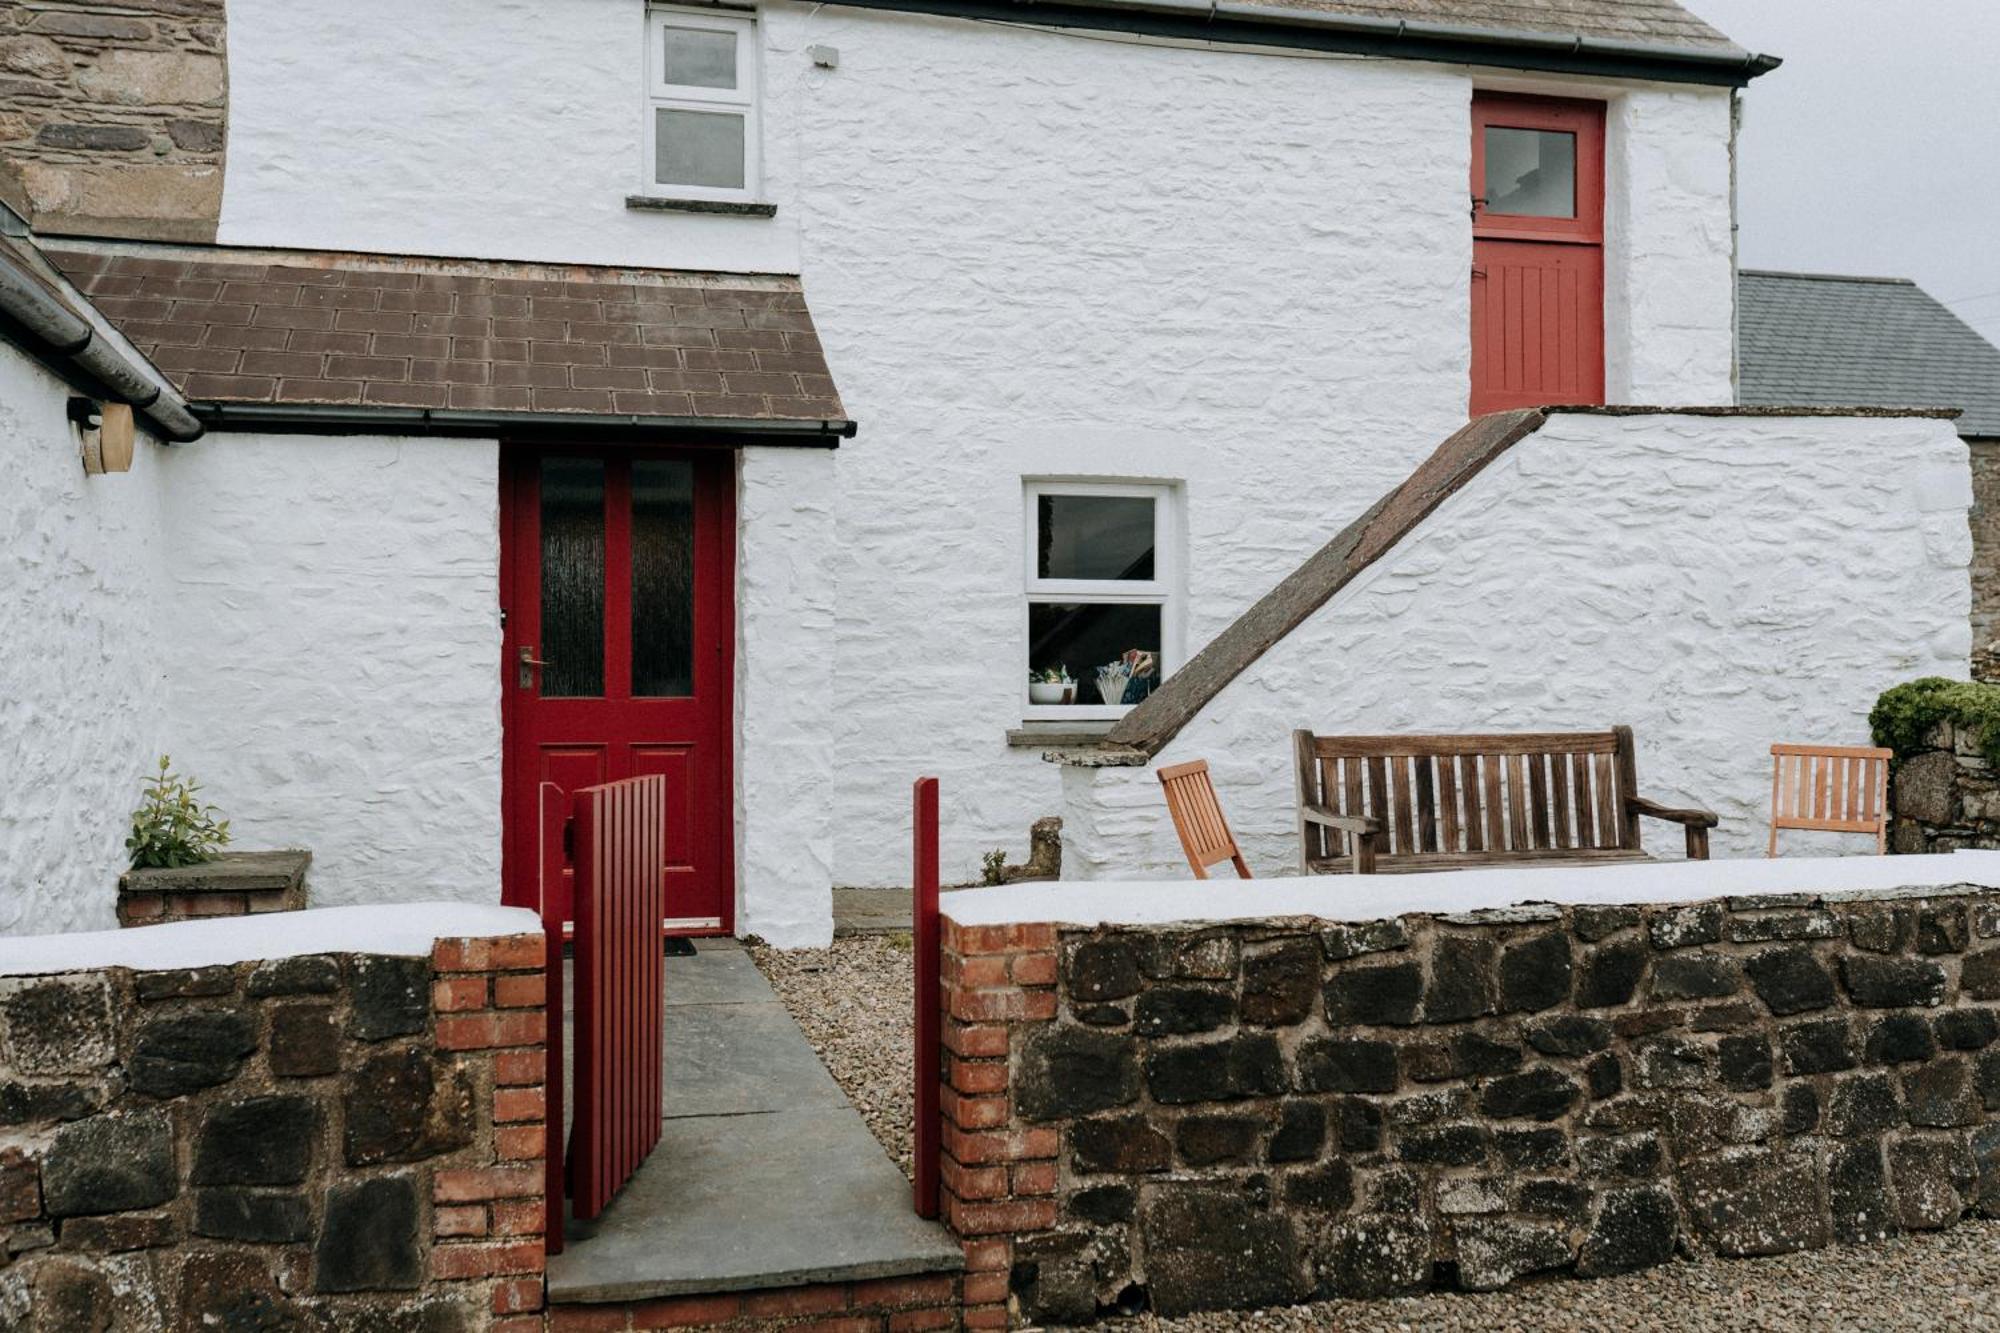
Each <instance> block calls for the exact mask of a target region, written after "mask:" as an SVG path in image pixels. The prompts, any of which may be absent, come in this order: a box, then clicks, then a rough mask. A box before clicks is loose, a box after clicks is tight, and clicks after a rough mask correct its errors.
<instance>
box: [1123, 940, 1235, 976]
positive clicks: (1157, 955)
mask: <svg viewBox="0 0 2000 1333" xmlns="http://www.w3.org/2000/svg"><path fill="white" fill-rule="evenodd" d="M1134 947H1135V950H1136V954H1137V957H1138V959H1139V970H1140V971H1141V972H1144V973H1145V974H1146V975H1147V976H1149V977H1152V978H1154V979H1155V980H1171V979H1176V978H1178V979H1179V980H1182V981H1230V980H1233V979H1234V978H1235V976H1236V971H1237V966H1238V962H1239V959H1240V954H1241V949H1240V946H1239V945H1238V944H1237V941H1236V935H1235V933H1234V932H1232V931H1229V930H1226V929H1221V930H1190V931H1179V932H1174V933H1169V934H1160V933H1150V934H1146V935H1141V936H1139V937H1137V943H1136V944H1135V946H1134Z"/></svg>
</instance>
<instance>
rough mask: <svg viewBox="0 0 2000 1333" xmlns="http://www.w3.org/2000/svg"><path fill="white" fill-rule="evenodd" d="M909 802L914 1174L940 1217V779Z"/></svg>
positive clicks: (920, 1196)
mask: <svg viewBox="0 0 2000 1333" xmlns="http://www.w3.org/2000/svg"><path fill="white" fill-rule="evenodd" d="M912 798H913V799H912V801H911V805H912V808H913V811H914V813H915V816H916V820H915V823H916V827H915V831H914V835H913V837H912V844H913V845H912V863H913V864H912V876H911V881H910V882H911V885H912V888H911V896H912V898H913V899H914V901H913V902H912V904H911V910H910V921H911V926H912V928H913V933H914V934H915V937H916V938H915V940H914V942H913V944H914V947H913V948H912V952H913V953H914V954H915V955H916V974H917V995H916V1003H917V1042H916V1062H915V1063H916V1080H917V1086H916V1127H915V1128H916V1136H915V1138H916V1141H915V1144H914V1145H913V1149H912V1150H913V1152H914V1154H915V1162H914V1165H915V1167H916V1170H915V1171H914V1172H913V1175H914V1178H915V1192H916V1206H917V1216H919V1217H936V1216H937V1215H938V1150H939V1145H938V1130H939V1124H940V1121H939V1117H940V1115H941V1114H942V1112H941V1111H940V1109H939V1106H938V1080H939V1078H940V1070H939V1064H938V1053H939V1044H940V1041H941V1035H942V1034H941V1033H940V1030H939V1029H940V1014H939V1012H938V1006H939V1005H940V1004H941V1003H942V1002H943V997H944V991H943V987H942V986H941V984H940V982H939V978H938V963H939V959H940V956H941V946H942V942H941V941H940V940H939V938H938V780H937V779H936V778H918V779H917V782H916V788H915V790H914V791H913V792H912Z"/></svg>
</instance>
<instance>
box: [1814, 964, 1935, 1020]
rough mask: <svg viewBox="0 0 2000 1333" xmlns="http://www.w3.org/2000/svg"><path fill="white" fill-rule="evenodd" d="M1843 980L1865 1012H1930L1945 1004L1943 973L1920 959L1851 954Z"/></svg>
mask: <svg viewBox="0 0 2000 1333" xmlns="http://www.w3.org/2000/svg"><path fill="white" fill-rule="evenodd" d="M1840 979H1841V982H1842V983H1843V984H1844V985H1845V986H1846V987H1847V993H1848V994H1849V995H1850V996H1852V997H1853V999H1854V1002H1855V1003H1856V1004H1858V1005H1860V1006H1861V1007H1862V1008H1864V1009H1909V1008H1916V1007H1923V1008H1929V1007H1932V1006H1935V1005H1939V1004H1942V1003H1943V1002H1944V969H1943V968H1942V967H1939V966H1938V965H1937V964H1936V963H1933V962H1929V961H1928V960H1925V959H1920V958H1876V957H1873V956H1871V955H1868V954H1848V955H1846V956H1844V957H1843V958H1842V959H1841V960H1840Z"/></svg>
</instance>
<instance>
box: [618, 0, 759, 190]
mask: <svg viewBox="0 0 2000 1333" xmlns="http://www.w3.org/2000/svg"><path fill="white" fill-rule="evenodd" d="M668 28H697V29H704V30H707V31H710V32H730V33H734V34H735V35H736V87H734V88H701V87H696V86H693V85H691V84H683V83H668V82H667V81H666V67H667V49H666V39H665V31H666V29H668ZM761 55H762V47H761V45H760V44H759V42H758V40H757V16H756V15H755V14H754V13H745V12H742V11H732V10H717V9H702V10H695V9H681V8H677V7H675V6H672V5H648V6H647V7H646V59H645V96H644V98H643V104H644V105H643V111H642V114H643V116H644V122H643V125H642V129H641V134H640V139H641V148H640V151H641V158H640V172H639V179H640V182H641V188H640V191H639V193H640V195H641V197H643V198H648V199H696V200H707V201H712V202H717V203H756V202H758V201H759V199H760V197H761V192H762V189H763V151H762V142H761V138H762V135H761V130H760V124H761V116H760V111H761V107H760V105H759V104H760V102H761V101H762V100H763V99H762V93H763V77H762V68H761V64H760V61H761ZM660 111H697V112H708V113H711V114H713V113H716V112H726V113H736V114H740V115H741V116H742V117H743V186H742V188H741V189H735V188H729V187H724V186H717V185H675V184H671V183H668V182H665V181H661V180H658V179H656V178H655V173H656V171H657V169H658V162H659V158H658V154H657V152H656V151H655V150H656V148H657V146H658V141H659V116H658V115H657V113H658V112H660Z"/></svg>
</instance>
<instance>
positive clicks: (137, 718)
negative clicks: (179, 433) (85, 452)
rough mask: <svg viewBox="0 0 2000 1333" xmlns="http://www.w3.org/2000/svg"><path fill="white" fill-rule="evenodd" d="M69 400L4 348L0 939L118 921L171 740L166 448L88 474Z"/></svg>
mask: <svg viewBox="0 0 2000 1333" xmlns="http://www.w3.org/2000/svg"><path fill="white" fill-rule="evenodd" d="M69 396H70V390H69V388H68V386H66V385H64V384H63V383H62V382H61V381H60V380H58V379H56V378H55V377H54V376H52V375H50V374H49V373H48V372H47V371H45V370H44V369H42V367H41V366H40V365H38V364H36V363H35V362H33V361H31V360H29V359H28V358H27V357H25V356H23V355H22V354H21V353H19V352H18V351H16V350H15V349H14V348H13V347H11V346H9V345H7V344H5V343H0V477H4V478H5V480H4V482H0V614H4V617H5V620H4V628H0V933H15V932H20V931H23V930H35V931H54V930H91V929H97V928H101V927H109V926H114V925H116V924H117V919H116V917H115V915H114V913H113V910H112V906H113V903H114V901H115V898H116V894H115V885H116V883H117V880H118V875H119V873H120V872H122V871H123V870H124V869H125V866H126V864H127V857H126V853H125V835H126V833H127V832H128V831H129V824H128V823H127V816H128V815H129V813H130V812H131V810H132V807H133V806H135V805H137V804H138V798H139V783H140V780H141V779H142V778H144V777H145V776H146V775H147V773H148V771H149V770H150V769H151V768H152V765H153V761H154V760H155V759H156V758H157V757H158V755H159V753H160V751H161V749H162V748H163V747H164V745H165V743H166V731H165V713H166V707H165V701H164V698H163V693H164V687H165V684H166V672H165V670H164V669H163V666H162V664H161V662H160V660H159V657H158V654H157V651H156V648H157V645H156V641H155V636H154V625H155V616H156V614H157V612H158V603H159V580H158V577H157V569H158V565H159V562H160V559H161V556H162V552H163V548H164V545H165V543H164V541H163V538H162V534H161V520H160V512H159V503H158V500H159V492H158V486H157V483H158V480H159V471H160V464H161V459H162V458H163V457H164V456H165V454H166V451H165V450H163V449H162V448H160V447H159V446H158V445H157V444H155V443H154V442H153V441H152V440H150V439H148V438H147V437H146V436H145V435H144V434H143V433H142V434H141V436H140V439H139V443H138V445H137V447H136V450H135V454H136V456H135V457H134V459H133V462H132V470H131V471H130V472H128V473H122V474H110V475H106V476H99V477H90V476H85V475H84V471H83V465H82V462H81V460H80V458H79V456H78V453H77V438H76V435H75V432H74V431H73V430H72V429H71V427H70V424H69V421H68V418H67V417H66V416H65V415H64V405H65V403H66V402H67V400H68V398H69ZM176 758H179V756H176Z"/></svg>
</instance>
